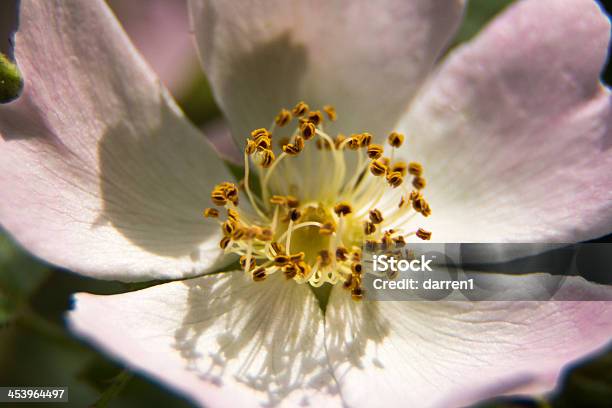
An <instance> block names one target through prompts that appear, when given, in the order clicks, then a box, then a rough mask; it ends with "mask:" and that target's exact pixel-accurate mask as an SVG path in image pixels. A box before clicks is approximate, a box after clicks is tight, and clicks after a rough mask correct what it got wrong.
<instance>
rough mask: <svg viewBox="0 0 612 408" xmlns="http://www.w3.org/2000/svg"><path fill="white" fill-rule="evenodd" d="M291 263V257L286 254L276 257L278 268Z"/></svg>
mask: <svg viewBox="0 0 612 408" xmlns="http://www.w3.org/2000/svg"><path fill="white" fill-rule="evenodd" d="M288 263H289V257H288V256H287V255H284V254H280V255H276V256H275V257H274V264H275V265H277V266H283V265H286V264H288Z"/></svg>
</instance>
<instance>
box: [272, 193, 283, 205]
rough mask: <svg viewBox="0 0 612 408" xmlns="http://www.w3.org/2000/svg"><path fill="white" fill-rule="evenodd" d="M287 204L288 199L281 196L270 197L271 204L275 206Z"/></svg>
mask: <svg viewBox="0 0 612 408" xmlns="http://www.w3.org/2000/svg"><path fill="white" fill-rule="evenodd" d="M286 203H287V198H286V197H283V196H280V195H273V196H272V197H270V204H274V205H285V204H286Z"/></svg>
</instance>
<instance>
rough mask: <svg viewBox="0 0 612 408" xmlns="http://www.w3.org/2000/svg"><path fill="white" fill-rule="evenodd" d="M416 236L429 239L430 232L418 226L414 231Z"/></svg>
mask: <svg viewBox="0 0 612 408" xmlns="http://www.w3.org/2000/svg"><path fill="white" fill-rule="evenodd" d="M416 236H417V237H419V238H421V239H422V240H425V241H428V240H430V239H431V232H429V231H426V230H424V229H423V228H419V229H418V230H417V232H416Z"/></svg>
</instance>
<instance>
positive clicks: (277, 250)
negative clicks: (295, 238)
mask: <svg viewBox="0 0 612 408" xmlns="http://www.w3.org/2000/svg"><path fill="white" fill-rule="evenodd" d="M270 248H271V249H272V255H275V256H276V255H282V254H284V253H285V247H284V246H283V244H281V243H280V242H272V243H271V244H270Z"/></svg>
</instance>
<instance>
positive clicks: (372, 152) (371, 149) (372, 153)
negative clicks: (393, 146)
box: [368, 144, 384, 160]
mask: <svg viewBox="0 0 612 408" xmlns="http://www.w3.org/2000/svg"><path fill="white" fill-rule="evenodd" d="M383 152H384V148H383V147H382V146H381V145H379V144H371V145H369V146H368V157H369V158H370V159H374V160H376V159H378V158H379V157H380V156H382V154H383Z"/></svg>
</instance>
